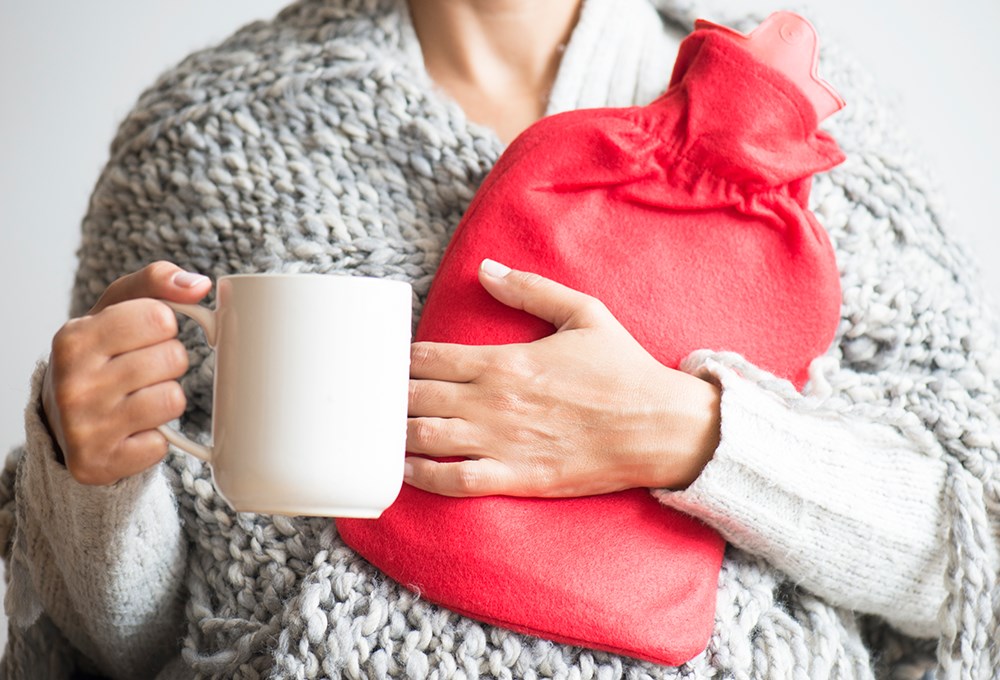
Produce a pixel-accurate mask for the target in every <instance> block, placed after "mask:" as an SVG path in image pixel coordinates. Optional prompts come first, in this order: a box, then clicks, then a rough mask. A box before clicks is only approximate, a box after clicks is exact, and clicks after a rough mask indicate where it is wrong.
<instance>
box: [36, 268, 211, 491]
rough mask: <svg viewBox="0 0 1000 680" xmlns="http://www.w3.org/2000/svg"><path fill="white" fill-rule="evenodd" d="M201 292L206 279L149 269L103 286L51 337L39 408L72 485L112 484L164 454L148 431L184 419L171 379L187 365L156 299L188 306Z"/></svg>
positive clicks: (171, 320)
mask: <svg viewBox="0 0 1000 680" xmlns="http://www.w3.org/2000/svg"><path fill="white" fill-rule="evenodd" d="M211 288H212V282H211V280H209V279H208V277H205V276H201V275H200V274H192V273H190V272H185V271H184V270H182V269H181V268H180V267H178V266H177V265H174V264H171V263H169V262H156V263H153V264H151V265H149V266H147V267H145V268H143V269H142V270H140V271H138V272H136V273H134V274H130V275H128V276H123V277H122V278H120V279H118V280H117V281H115V282H114V283H112V284H111V285H110V286H108V288H107V290H105V291H104V294H103V295H102V296H101V298H100V300H98V302H97V304H96V305H94V307H93V309H91V310H90V312H89V313H88V314H87V315H86V316H83V317H80V318H77V319H71V320H70V321H67V322H66V324H65V325H63V327H62V328H60V329H59V331H58V332H57V333H56V335H55V337H54V338H53V340H52V354H51V355H50V357H49V365H48V369H47V370H46V372H45V380H44V382H43V384H42V405H43V408H44V409H45V416H46V418H47V419H48V424H49V429H50V430H51V432H52V435H53V437H54V438H55V440H56V443H57V444H58V445H59V447H60V448H61V450H62V454H63V460H64V462H65V464H66V467H67V469H68V470H69V472H70V474H72V475H73V477H74V478H75V479H76V480H77V481H79V482H81V483H83V484H95V485H108V484H114V483H115V482H117V481H118V480H120V479H124V478H125V477H129V476H131V475H134V474H136V473H138V472H141V471H142V470H145V469H146V468H148V467H151V466H152V465H155V464H156V463H157V462H159V461H160V460H161V459H162V458H163V456H165V455H166V453H167V441H166V439H164V437H163V435H162V434H160V433H159V432H157V431H156V428H157V427H158V426H160V425H162V424H164V423H167V422H169V421H171V420H173V419H174V418H178V417H180V415H181V414H182V413H183V412H184V408H185V406H186V400H185V397H184V392H183V390H181V386H180V383H178V382H177V379H178V378H180V377H181V376H182V375H184V372H185V371H186V370H187V367H188V358H187V351H186V350H185V349H184V345H183V344H181V342H180V340H178V339H177V318H176V317H175V316H174V312H173V310H171V309H170V307H168V306H167V305H165V304H163V302H160V300H170V301H171V302H178V303H186V304H193V303H196V302H198V301H199V300H201V299H202V298H204V297H205V295H207V294H208V291H209V290H211ZM152 298H157V299H152Z"/></svg>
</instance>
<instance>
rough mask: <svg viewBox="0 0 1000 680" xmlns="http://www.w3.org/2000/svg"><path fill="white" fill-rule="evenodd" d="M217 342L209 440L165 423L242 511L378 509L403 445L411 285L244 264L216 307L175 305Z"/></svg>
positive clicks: (370, 513) (224, 284)
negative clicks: (246, 268)
mask: <svg viewBox="0 0 1000 680" xmlns="http://www.w3.org/2000/svg"><path fill="white" fill-rule="evenodd" d="M167 304H169V305H170V306H171V307H172V308H173V309H175V310H176V311H178V312H180V313H182V314H186V315H188V316H190V317H191V318H193V319H194V320H195V321H197V322H198V323H199V324H200V325H201V327H202V329H203V330H204V331H205V336H206V339H207V340H208V344H209V345H210V346H211V347H213V348H214V349H215V353H216V357H215V394H214V401H213V404H214V406H213V417H212V442H213V443H212V445H211V446H202V445H200V444H198V443H196V442H193V441H191V440H189V439H187V438H186V437H184V436H183V435H181V434H180V433H178V432H176V431H175V430H173V429H172V428H170V427H168V426H162V427H160V428H159V430H160V432H162V433H163V435H164V436H165V437H166V438H167V440H168V441H170V442H171V443H172V444H174V445H175V446H177V447H178V448H180V449H182V450H184V451H187V452H188V453H190V454H191V455H194V456H196V457H198V458H201V459H202V460H205V461H208V462H209V463H211V466H212V477H213V479H214V481H215V486H216V489H217V490H218V491H219V493H220V494H221V495H222V496H223V498H225V499H226V501H227V502H228V503H229V504H230V505H231V506H232V507H233V508H234V509H235V510H239V511H244V512H259V513H268V514H282V515H317V516H328V517H378V516H379V515H381V514H382V511H383V510H385V509H386V508H387V507H389V505H391V504H392V502H393V501H394V500H395V499H396V496H397V495H398V494H399V490H400V488H401V486H402V483H403V459H404V456H405V450H406V414H407V399H408V397H407V392H408V384H409V364H410V313H411V288H410V285H409V284H408V283H404V282H401V281H391V280H388V279H373V278H362V277H355V276H324V275H318V274H246V275H235V276H224V277H222V278H220V279H219V281H218V290H217V301H216V308H215V310H214V311H213V310H211V309H208V308H207V307H203V306H199V305H180V304H174V303H167Z"/></svg>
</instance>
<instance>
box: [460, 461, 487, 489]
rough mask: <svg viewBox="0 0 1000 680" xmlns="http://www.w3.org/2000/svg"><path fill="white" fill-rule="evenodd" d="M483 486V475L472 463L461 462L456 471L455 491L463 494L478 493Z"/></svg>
mask: <svg viewBox="0 0 1000 680" xmlns="http://www.w3.org/2000/svg"><path fill="white" fill-rule="evenodd" d="M482 488H483V476H482V475H481V474H479V471H478V470H477V469H476V468H475V466H472V465H464V464H461V463H459V464H458V469H457V470H456V471H455V491H457V492H458V493H459V494H461V495H463V496H473V495H476V494H478V493H479V492H480V491H481V490H482Z"/></svg>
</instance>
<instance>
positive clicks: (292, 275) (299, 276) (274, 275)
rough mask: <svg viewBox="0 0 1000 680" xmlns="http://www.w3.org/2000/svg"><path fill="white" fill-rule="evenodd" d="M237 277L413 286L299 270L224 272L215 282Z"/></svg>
mask: <svg viewBox="0 0 1000 680" xmlns="http://www.w3.org/2000/svg"><path fill="white" fill-rule="evenodd" d="M239 279H258V280H259V279H294V280H298V281H302V280H304V279H313V280H326V281H329V280H332V279H339V280H347V281H357V282H365V283H364V284H363V285H368V284H383V283H384V284H394V285H402V286H406V287H407V288H413V284H411V283H410V282H409V281H400V280H399V279H387V278H379V277H377V276H365V275H357V276H356V275H353V274H338V273H330V274H320V273H318V272H299V273H296V272H256V273H245V274H225V275H223V276H220V277H218V278H217V279H216V282H219V281H224V280H225V281H235V280H239Z"/></svg>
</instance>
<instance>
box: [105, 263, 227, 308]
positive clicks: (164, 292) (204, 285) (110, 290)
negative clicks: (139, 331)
mask: <svg viewBox="0 0 1000 680" xmlns="http://www.w3.org/2000/svg"><path fill="white" fill-rule="evenodd" d="M211 289H212V281H211V279H209V278H208V277H207V276H202V275H201V274H195V273H193V272H186V271H184V270H183V269H181V268H180V267H178V266H177V265H175V264H173V263H172V262H164V261H160V262H154V263H153V264H150V265H147V266H146V267H144V268H142V269H140V270H139V271H137V272H135V273H133V274H129V275H127V276H123V277H121V278H120V279H118V280H116V281H115V282H114V283H112V284H111V285H110V286H108V287H107V289H106V290H105V291H104V294H103V295H101V299H100V300H98V301H97V304H96V305H94V308H93V309H91V310H90V313H91V314H96V313H97V312H99V311H101V310H102V309H104V308H105V307H110V306H111V305H115V304H118V303H119V302H124V301H126V300H135V299H138V298H156V299H159V300H169V301H170V302H179V303H187V304H194V303H196V302H198V301H199V300H201V299H202V298H203V297H205V296H206V295H208V291H209V290H211Z"/></svg>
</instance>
